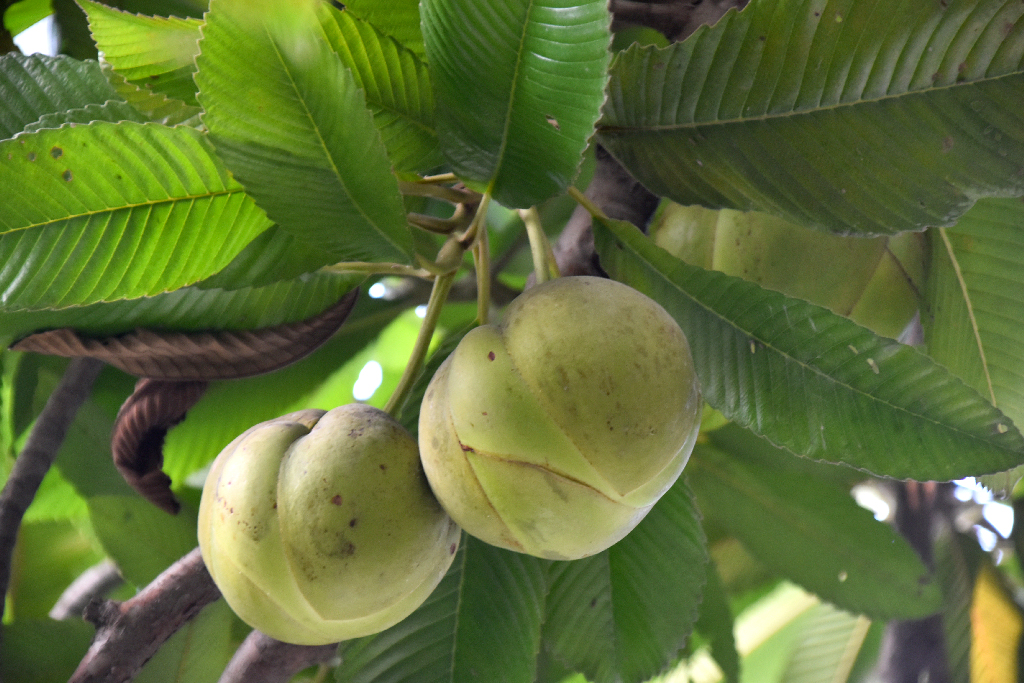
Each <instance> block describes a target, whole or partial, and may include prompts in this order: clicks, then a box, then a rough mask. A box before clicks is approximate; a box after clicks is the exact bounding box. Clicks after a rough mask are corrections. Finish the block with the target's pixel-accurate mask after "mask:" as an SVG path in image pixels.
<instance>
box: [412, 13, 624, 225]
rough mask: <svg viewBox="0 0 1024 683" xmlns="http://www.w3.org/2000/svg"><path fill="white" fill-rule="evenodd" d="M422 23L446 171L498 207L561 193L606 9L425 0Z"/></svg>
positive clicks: (585, 123)
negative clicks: (490, 197)
mask: <svg viewBox="0 0 1024 683" xmlns="http://www.w3.org/2000/svg"><path fill="white" fill-rule="evenodd" d="M422 15H423V37H424V40H425V42H426V50H427V61H428V62H429V63H430V72H431V76H432V77H433V84H434V92H435V93H436V98H437V107H438V111H439V112H443V115H442V116H440V117H439V118H438V135H439V137H440V140H441V147H442V150H443V152H444V155H445V159H446V160H447V161H448V163H449V165H451V167H452V170H453V171H454V172H455V173H456V174H457V175H458V176H459V177H461V178H462V179H464V180H467V181H471V182H472V183H474V184H475V185H476V186H477V187H479V188H481V189H489V190H491V191H492V193H493V195H494V198H495V199H497V200H498V201H499V202H501V203H502V204H504V205H506V206H512V207H528V206H532V205H534V204H538V203H540V202H541V201H543V200H545V199H547V198H548V197H550V196H552V195H555V194H559V193H561V192H563V191H564V190H565V188H566V187H567V186H568V185H569V183H570V182H572V180H573V178H575V176H576V174H577V172H578V170H579V166H580V161H581V159H582V154H583V150H584V148H585V147H586V145H587V141H588V140H589V139H590V137H591V135H592V133H593V130H594V122H595V121H596V120H597V116H598V109H599V107H600V105H601V102H602V101H603V99H604V85H605V81H606V78H607V75H606V70H607V65H608V59H609V52H608V46H609V44H610V33H609V30H608V27H609V14H608V9H607V3H606V2H604V1H603V0H568V1H567V0H543V1H539V2H534V1H531V0H515V1H514V2H509V1H508V0H489V1H488V2H483V3H481V2H479V1H478V0H430V1H428V2H424V3H423V6H422Z"/></svg>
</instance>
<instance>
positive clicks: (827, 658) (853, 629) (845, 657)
mask: <svg viewBox="0 0 1024 683" xmlns="http://www.w3.org/2000/svg"><path fill="white" fill-rule="evenodd" d="M870 625H871V622H870V621H868V620H867V619H866V618H864V617H862V616H855V615H853V614H849V613H847V612H842V611H840V610H837V609H835V608H833V607H831V606H830V605H825V604H822V605H815V606H814V607H812V608H811V609H810V610H808V612H807V614H806V616H805V618H804V619H803V620H802V622H801V628H800V631H801V633H800V634H799V636H798V638H797V639H796V643H795V644H794V645H795V647H794V648H793V649H792V651H790V652H789V653H788V654H789V656H788V657H787V660H788V661H787V662H786V667H785V670H784V671H783V672H782V676H781V677H780V678H779V681H780V682H782V681H785V683H824V682H826V681H848V680H850V677H849V676H850V671H851V669H852V668H853V665H854V663H855V662H856V660H857V654H858V652H859V650H860V647H861V645H862V643H863V642H864V638H865V636H866V635H867V632H868V628H869V627H870Z"/></svg>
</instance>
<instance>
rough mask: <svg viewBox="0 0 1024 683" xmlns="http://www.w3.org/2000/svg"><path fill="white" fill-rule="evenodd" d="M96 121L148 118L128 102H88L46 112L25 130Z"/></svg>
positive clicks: (115, 121) (141, 121)
mask: <svg viewBox="0 0 1024 683" xmlns="http://www.w3.org/2000/svg"><path fill="white" fill-rule="evenodd" d="M94 121H107V122H109V123H118V122H120V121H134V122H135V123H146V122H147V121H148V119H147V118H146V117H145V116H143V115H142V114H140V113H139V112H138V111H136V110H135V108H134V107H132V106H131V105H130V104H128V103H127V102H121V101H120V100H107V101H106V102H104V103H103V104H87V105H86V106H84V107H81V108H78V109H68V110H66V111H58V112H54V113H52V114H45V115H43V116H42V117H41V118H40V119H39V120H38V121H36V122H35V123H30V124H28V125H27V126H25V128H24V130H23V132H25V133H35V132H36V131H40V130H44V129H47V128H60V127H61V126H63V125H64V124H65V123H79V124H88V123H93V122H94Z"/></svg>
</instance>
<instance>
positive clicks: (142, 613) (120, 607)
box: [68, 548, 220, 683]
mask: <svg viewBox="0 0 1024 683" xmlns="http://www.w3.org/2000/svg"><path fill="white" fill-rule="evenodd" d="M218 598H220V591H219V590H217V586H216V585H215V584H214V583H213V578H212V577H211V576H210V573H209V572H208V571H206V565H204V564H203V558H202V556H201V555H200V554H199V549H198V548H196V549H195V550H193V551H192V552H190V553H189V554H187V555H185V556H184V557H182V558H181V559H180V560H178V561H177V562H175V563H174V564H172V565H171V566H170V567H168V568H167V570H165V571H164V573H163V574H161V575H160V576H158V577H156V578H155V579H154V580H153V582H152V583H151V584H149V585H148V586H146V587H145V588H144V589H143V590H142V591H140V592H139V593H138V595H136V596H135V597H133V598H131V599H130V600H126V601H124V602H117V601H115V600H94V601H92V602H91V603H89V605H88V606H87V607H86V609H85V618H86V620H87V621H90V622H92V623H93V624H95V625H96V636H95V637H94V638H93V641H92V645H90V646H89V651H88V652H87V653H86V654H85V657H84V658H83V659H82V661H81V663H80V664H79V665H78V669H76V670H75V673H74V674H73V675H72V676H71V678H70V680H69V681H68V683H124V682H126V681H130V680H132V678H134V677H135V674H137V673H138V672H139V670H140V669H141V668H142V665H143V664H145V663H146V662H147V661H149V659H150V658H151V657H152V656H153V655H154V654H155V653H156V651H157V650H158V649H160V646H161V645H163V644H164V642H165V641H166V640H167V639H168V638H170V637H171V636H172V635H173V634H174V633H175V632H176V631H177V630H178V629H180V628H181V627H182V626H184V625H185V624H186V623H188V621H189V620H190V619H192V618H193V617H195V616H196V615H197V614H199V611H200V610H202V609H203V607H205V606H206V605H208V604H210V603H211V602H214V601H216V600H217V599H218Z"/></svg>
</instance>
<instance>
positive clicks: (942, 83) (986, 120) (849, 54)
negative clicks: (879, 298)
mask: <svg viewBox="0 0 1024 683" xmlns="http://www.w3.org/2000/svg"><path fill="white" fill-rule="evenodd" d="M1022 15H1024V6H1022V5H1021V4H1020V3H1019V2H1017V1H1016V0H950V2H941V3H935V2H931V0H902V1H900V2H895V3H894V2H887V1H885V0H867V1H864V0H783V1H779V2H772V1H768V0H754V1H753V2H751V3H750V5H749V6H748V7H747V8H746V9H745V10H744V11H742V12H740V13H730V14H728V15H727V16H726V17H725V18H724V19H723V20H722V21H721V22H719V23H718V24H716V25H715V26H713V27H710V28H703V29H701V30H698V31H697V32H695V33H694V34H693V35H692V36H691V37H690V38H689V39H687V40H686V41H684V42H682V43H678V44H675V45H673V46H671V47H669V48H666V49H664V50H662V49H658V48H653V47H651V48H635V49H631V50H629V51H627V52H626V53H624V54H623V55H621V56H620V58H619V59H618V60H617V61H616V63H615V65H614V66H613V69H612V80H611V83H610V86H609V92H610V96H609V100H608V104H607V106H606V108H605V116H604V118H603V120H602V122H601V127H600V132H599V140H600V141H601V143H602V144H604V145H606V146H607V147H608V148H609V149H610V150H611V151H612V153H613V154H614V155H615V156H616V157H617V158H618V159H619V160H620V161H621V162H622V163H623V165H625V166H626V168H628V169H629V170H630V172H631V173H633V174H634V175H635V176H636V177H637V178H638V179H639V180H640V181H641V182H643V183H644V184H645V185H646V186H647V187H648V188H649V189H651V191H653V192H655V193H656V194H661V195H665V196H669V197H671V198H673V199H676V200H677V201H679V202H680V203H683V204H705V205H707V206H713V207H731V208H740V209H760V210H764V211H769V212H772V213H777V214H781V215H784V216H787V217H789V218H791V219H792V220H795V221H797V222H800V223H803V224H806V225H813V226H818V227H824V228H827V229H829V230H833V231H842V232H859V233H884V232H892V231H897V230H907V229H920V228H923V227H925V226H929V225H945V226H948V225H951V224H952V223H953V222H955V221H956V218H957V217H958V216H960V215H961V214H963V213H964V212H965V211H966V210H967V209H968V208H970V206H971V205H972V204H973V203H974V201H975V200H977V199H978V198H979V197H982V196H1004V197H1005V196H1011V195H1019V194H1022V193H1024V174H1022V173H1021V169H1022V168H1024V109H1022V108H1021V107H1020V104H1019V103H1020V93H1021V90H1022V88H1024V30H1022V28H1024V20H1022Z"/></svg>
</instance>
